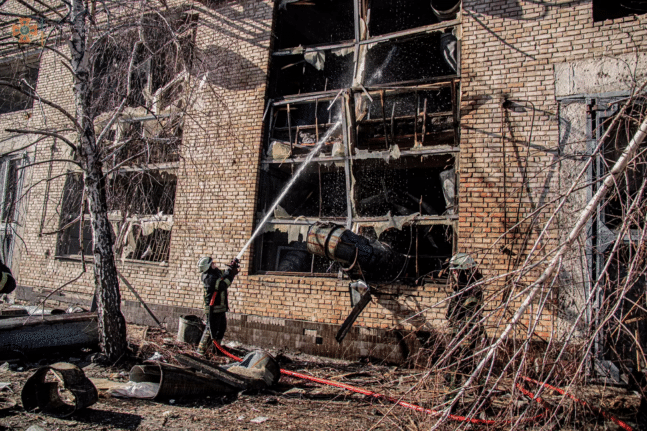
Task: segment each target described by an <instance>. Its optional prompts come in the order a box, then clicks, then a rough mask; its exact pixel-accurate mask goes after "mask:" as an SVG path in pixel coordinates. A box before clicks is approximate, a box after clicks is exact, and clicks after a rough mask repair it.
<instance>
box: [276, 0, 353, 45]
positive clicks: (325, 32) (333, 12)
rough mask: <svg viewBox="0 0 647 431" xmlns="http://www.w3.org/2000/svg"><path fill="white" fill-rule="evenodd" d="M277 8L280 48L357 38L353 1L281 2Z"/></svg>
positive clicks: (313, 0)
mask: <svg viewBox="0 0 647 431" xmlns="http://www.w3.org/2000/svg"><path fill="white" fill-rule="evenodd" d="M278 9H279V10H278V20H279V22H280V25H279V26H277V29H276V47H277V49H284V48H292V47H295V46H299V45H302V46H308V45H321V44H326V43H331V42H335V41H343V40H351V39H353V38H354V36H355V32H354V29H353V1H352V0H296V1H295V0H281V1H280V2H279V7H278Z"/></svg>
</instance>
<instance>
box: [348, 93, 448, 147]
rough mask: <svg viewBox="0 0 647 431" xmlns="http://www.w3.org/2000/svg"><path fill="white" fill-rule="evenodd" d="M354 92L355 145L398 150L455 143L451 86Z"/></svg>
mask: <svg viewBox="0 0 647 431" xmlns="http://www.w3.org/2000/svg"><path fill="white" fill-rule="evenodd" d="M370 96H371V99H372V101H371V99H369V96H367V95H365V94H364V93H357V94H356V95H355V99H356V101H355V113H356V121H357V139H358V141H357V148H358V149H367V150H379V149H382V150H383V149H385V148H388V147H389V146H392V145H398V147H399V149H400V150H405V149H412V148H414V147H418V146H422V145H448V146H452V145H453V144H454V126H455V124H454V119H453V111H452V95H451V88H450V87H447V86H445V87H440V88H439V89H438V90H434V91H414V92H394V91H391V92H383V93H380V92H371V93H370Z"/></svg>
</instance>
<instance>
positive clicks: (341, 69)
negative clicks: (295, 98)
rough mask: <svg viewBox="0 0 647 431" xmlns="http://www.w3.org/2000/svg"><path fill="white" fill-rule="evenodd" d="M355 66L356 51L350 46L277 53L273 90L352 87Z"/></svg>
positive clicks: (283, 92) (291, 91)
mask: <svg viewBox="0 0 647 431" xmlns="http://www.w3.org/2000/svg"><path fill="white" fill-rule="evenodd" d="M354 70H355V65H354V63H353V53H352V51H351V52H350V53H349V52H348V51H347V50H327V51H317V52H316V53H306V54H305V55H304V54H293V55H280V56H275V57H274V58H273V59H272V77H273V79H272V82H273V85H272V90H271V93H272V94H274V95H275V96H278V95H290V94H302V93H314V92H319V91H327V90H339V89H340V88H346V87H350V85H351V82H352V80H353V72H354Z"/></svg>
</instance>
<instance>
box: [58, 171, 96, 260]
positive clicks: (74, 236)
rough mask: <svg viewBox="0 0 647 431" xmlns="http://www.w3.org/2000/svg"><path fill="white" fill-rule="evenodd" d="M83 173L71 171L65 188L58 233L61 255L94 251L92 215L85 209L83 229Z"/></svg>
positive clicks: (59, 252) (59, 253)
mask: <svg viewBox="0 0 647 431" xmlns="http://www.w3.org/2000/svg"><path fill="white" fill-rule="evenodd" d="M83 195H84V194H83V174H80V173H69V174H67V177H66V179H65V186H64V188H63V200H62V201H61V209H60V211H61V218H60V227H59V229H61V232H60V233H59V235H58V241H57V246H56V254H57V255H59V256H65V255H78V254H81V247H83V251H84V253H86V254H87V253H90V252H91V251H92V227H91V225H90V215H89V214H88V212H87V208H86V209H85V213H84V217H83V229H82V230H81V209H82V207H83V202H82V199H83Z"/></svg>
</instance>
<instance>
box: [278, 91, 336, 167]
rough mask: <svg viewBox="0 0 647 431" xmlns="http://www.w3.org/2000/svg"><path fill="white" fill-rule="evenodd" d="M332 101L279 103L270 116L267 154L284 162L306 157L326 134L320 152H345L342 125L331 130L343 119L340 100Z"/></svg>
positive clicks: (327, 153)
mask: <svg viewBox="0 0 647 431" xmlns="http://www.w3.org/2000/svg"><path fill="white" fill-rule="evenodd" d="M331 102H332V100H331V99H317V100H315V101H312V102H303V103H292V104H285V105H280V106H276V107H275V108H274V110H273V111H272V116H271V121H272V127H271V132H270V133H271V135H270V139H269V142H268V144H269V147H267V157H268V158H270V159H273V160H281V161H285V160H286V159H288V158H290V157H299V156H305V155H307V154H308V153H309V152H310V151H311V150H312V148H314V146H315V145H316V143H317V142H318V141H319V139H322V138H323V137H324V136H327V139H326V142H325V144H324V146H323V148H322V149H321V151H320V154H322V155H333V154H339V153H341V154H343V152H344V148H343V146H342V144H343V142H342V131H341V130H340V129H339V128H337V129H334V130H331V129H333V128H334V127H335V123H336V121H338V119H339V118H341V103H340V102H339V101H336V102H335V103H332V104H331ZM329 132H330V133H329Z"/></svg>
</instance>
